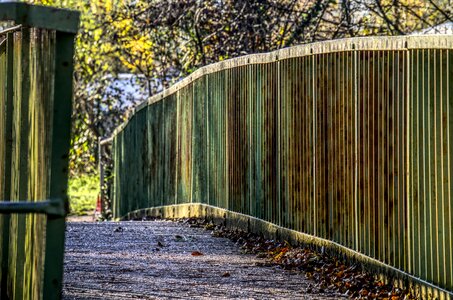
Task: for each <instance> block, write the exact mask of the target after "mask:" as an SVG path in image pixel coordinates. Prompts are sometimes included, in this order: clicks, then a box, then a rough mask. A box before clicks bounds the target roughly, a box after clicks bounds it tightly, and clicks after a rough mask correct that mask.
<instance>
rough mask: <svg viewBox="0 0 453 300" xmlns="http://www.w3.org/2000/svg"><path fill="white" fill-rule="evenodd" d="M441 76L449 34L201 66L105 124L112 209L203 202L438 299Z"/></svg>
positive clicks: (445, 145) (450, 278)
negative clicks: (374, 263) (420, 283)
mask: <svg viewBox="0 0 453 300" xmlns="http://www.w3.org/2000/svg"><path fill="white" fill-rule="evenodd" d="M452 78H453V37H452V36H417V37H413V36H410V37H382V38H355V39H345V40H338V41H329V42H324V43H316V44H310V45H303V46H299V47H294V48H288V49H283V50H279V51H277V52H273V53H269V54H257V55H251V56H246V57H241V58H237V59H233V60H229V61H225V62H220V63H217V64H215V65H211V66H208V67H205V68H202V69H200V70H199V71H197V72H195V73H194V74H192V75H191V76H190V77H189V78H186V79H185V80H183V81H182V82H180V83H178V84H177V85H175V86H173V87H171V88H170V89H169V90H167V91H164V92H163V93H162V94H159V95H157V96H154V97H152V98H151V99H149V101H147V104H142V105H140V106H139V107H138V108H137V109H136V110H135V112H134V114H132V116H131V117H130V118H129V120H128V121H127V122H126V123H125V124H124V125H123V126H121V127H120V128H118V129H117V130H116V131H115V135H114V139H113V152H114V164H115V167H114V169H115V171H114V173H115V178H114V188H113V191H114V194H113V199H114V207H113V209H114V216H115V217H121V216H123V215H125V214H127V213H128V212H130V211H133V210H136V209H142V208H147V207H155V206H162V205H172V204H180V203H205V204H209V205H213V206H217V207H221V208H225V209H228V210H231V211H235V212H240V213H243V214H247V215H251V216H254V217H257V218H260V219H263V220H266V221H269V222H272V223H274V224H277V225H280V226H283V227H286V228H289V229H294V230H297V231H300V232H303V233H307V234H310V235H313V236H316V237H319V238H323V239H327V240H330V241H333V242H335V243H337V244H340V245H343V246H345V247H347V248H350V249H352V250H355V251H357V252H359V253H362V254H364V255H367V256H369V257H371V258H374V259H376V260H379V261H381V262H383V263H385V264H386V265H388V266H392V267H394V268H397V269H399V270H401V271H403V272H405V273H408V274H410V275H412V276H413V277H417V278H420V279H422V280H424V281H427V282H430V283H433V284H434V285H436V286H437V287H439V290H442V289H444V293H443V294H442V293H440V294H439V295H441V297H448V295H450V296H451V293H452V291H453V252H452V251H453V238H452V228H453V214H452V210H453V197H452V195H451V190H452V179H451V168H452V164H451V161H450V159H451V158H452V157H453V148H452V145H451V143H450V140H451V138H452V135H453V127H452V126H453V124H452V122H453V117H452V116H451V114H452V110H453V98H452V97H453V84H452V82H451V79H452ZM445 290H446V291H445ZM447 291H449V292H447ZM433 293H436V291H434V292H433Z"/></svg>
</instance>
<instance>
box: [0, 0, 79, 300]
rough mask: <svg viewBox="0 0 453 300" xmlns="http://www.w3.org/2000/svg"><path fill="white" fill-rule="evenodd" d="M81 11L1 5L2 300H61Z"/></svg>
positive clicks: (0, 218)
mask: <svg viewBox="0 0 453 300" xmlns="http://www.w3.org/2000/svg"><path fill="white" fill-rule="evenodd" d="M78 19H79V15H78V13H77V12H73V11H66V10H57V9H54V8H49V7H42V6H31V5H27V4H25V3H16V2H11V3H0V21H8V23H5V24H10V25H11V26H10V27H9V29H6V30H4V31H1V32H0V200H1V201H0V283H1V285H0V298H1V299H33V300H35V299H59V298H60V297H61V288H62V273H63V254H64V234H65V216H66V213H67V210H68V200H67V193H66V190H67V176H68V153H69V142H70V120H71V110H72V101H71V100H72V73H73V46H74V36H75V33H76V31H77V27H78Z"/></svg>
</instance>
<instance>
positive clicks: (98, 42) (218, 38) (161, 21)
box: [28, 0, 453, 174]
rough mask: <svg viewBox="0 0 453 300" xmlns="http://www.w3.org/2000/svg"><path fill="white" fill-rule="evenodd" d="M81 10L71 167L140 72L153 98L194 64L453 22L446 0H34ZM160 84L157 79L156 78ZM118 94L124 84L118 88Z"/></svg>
mask: <svg viewBox="0 0 453 300" xmlns="http://www.w3.org/2000/svg"><path fill="white" fill-rule="evenodd" d="M28 2H34V3H41V4H45V5H54V6H59V7H64V8H71V9H77V10H79V11H81V12H82V19H81V28H80V32H79V35H78V37H77V43H76V57H75V75H74V82H75V85H74V86H75V92H74V93H75V101H74V115H73V138H72V150H71V155H70V170H71V173H72V174H94V173H95V170H96V165H97V160H98V159H97V151H98V149H97V148H98V147H97V143H98V140H99V139H100V138H105V137H108V136H110V135H111V133H112V131H113V129H114V128H115V127H116V126H117V125H118V124H119V123H121V122H122V121H123V120H124V117H123V116H124V113H125V107H124V105H122V104H121V103H119V101H120V97H118V95H117V94H115V93H112V91H111V90H109V88H108V87H109V86H111V84H112V82H113V81H114V80H115V77H116V75H117V74H118V73H133V74H136V75H140V76H141V78H144V80H143V82H142V83H143V90H144V92H145V93H146V94H147V95H153V94H155V93H157V92H159V91H160V90H161V89H162V88H165V87H168V86H170V85H171V84H172V83H174V82H176V81H178V80H179V79H181V78H182V77H184V76H187V75H188V74H190V73H191V72H193V71H194V70H196V69H197V68H199V67H201V66H203V65H206V64H209V63H213V62H217V61H220V60H224V59H228V58H233V57H237V56H241V55H245V54H250V53H259V52H267V51H271V50H275V49H279V48H283V47H288V46H293V45H296V44H302V43H307V42H313V41H320V40H326V39H334V38H343V37H351V36H364V35H394V34H408V33H411V32H413V31H414V30H420V29H422V28H427V27H430V26H434V25H437V24H440V23H442V22H445V21H452V20H453V8H452V6H451V5H448V1H447V0H429V1H422V0H397V1H394V0H339V1H336V0H313V1H305V0H202V1H200V0H168V1H161V0H147V1H145V0H124V1H118V0H92V1H88V0H84V1H80V0H28ZM153 82H158V83H159V84H157V85H156V84H153ZM119 92H120V93H121V91H119Z"/></svg>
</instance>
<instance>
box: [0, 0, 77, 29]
mask: <svg viewBox="0 0 453 300" xmlns="http://www.w3.org/2000/svg"><path fill="white" fill-rule="evenodd" d="M79 17H80V13H79V12H77V11H73V10H67V9H57V8H54V7H48V6H39V5H38V6H37V5H30V4H27V3H22V2H2V3H0V21H14V22H15V23H16V24H21V25H23V26H29V27H36V28H43V29H50V30H57V31H62V32H69V33H77V30H78V28H79Z"/></svg>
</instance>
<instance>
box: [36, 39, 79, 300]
mask: <svg viewBox="0 0 453 300" xmlns="http://www.w3.org/2000/svg"><path fill="white" fill-rule="evenodd" d="M56 36H57V37H56V47H55V49H56V53H55V55H56V57H55V84H54V89H55V90H54V95H55V96H54V99H55V101H54V106H53V125H52V127H53V135H52V136H53V139H52V152H51V157H52V161H51V167H50V168H51V169H50V198H51V199H52V198H57V199H61V201H64V205H65V208H66V211H67V210H68V199H67V184H68V153H69V147H70V132H71V111H72V74H73V55H74V34H72V33H64V32H57V33H56ZM64 236H65V217H62V216H48V218H47V234H46V252H45V261H44V294H43V299H46V300H52V299H60V298H61V290H62V279H63V256H64Z"/></svg>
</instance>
